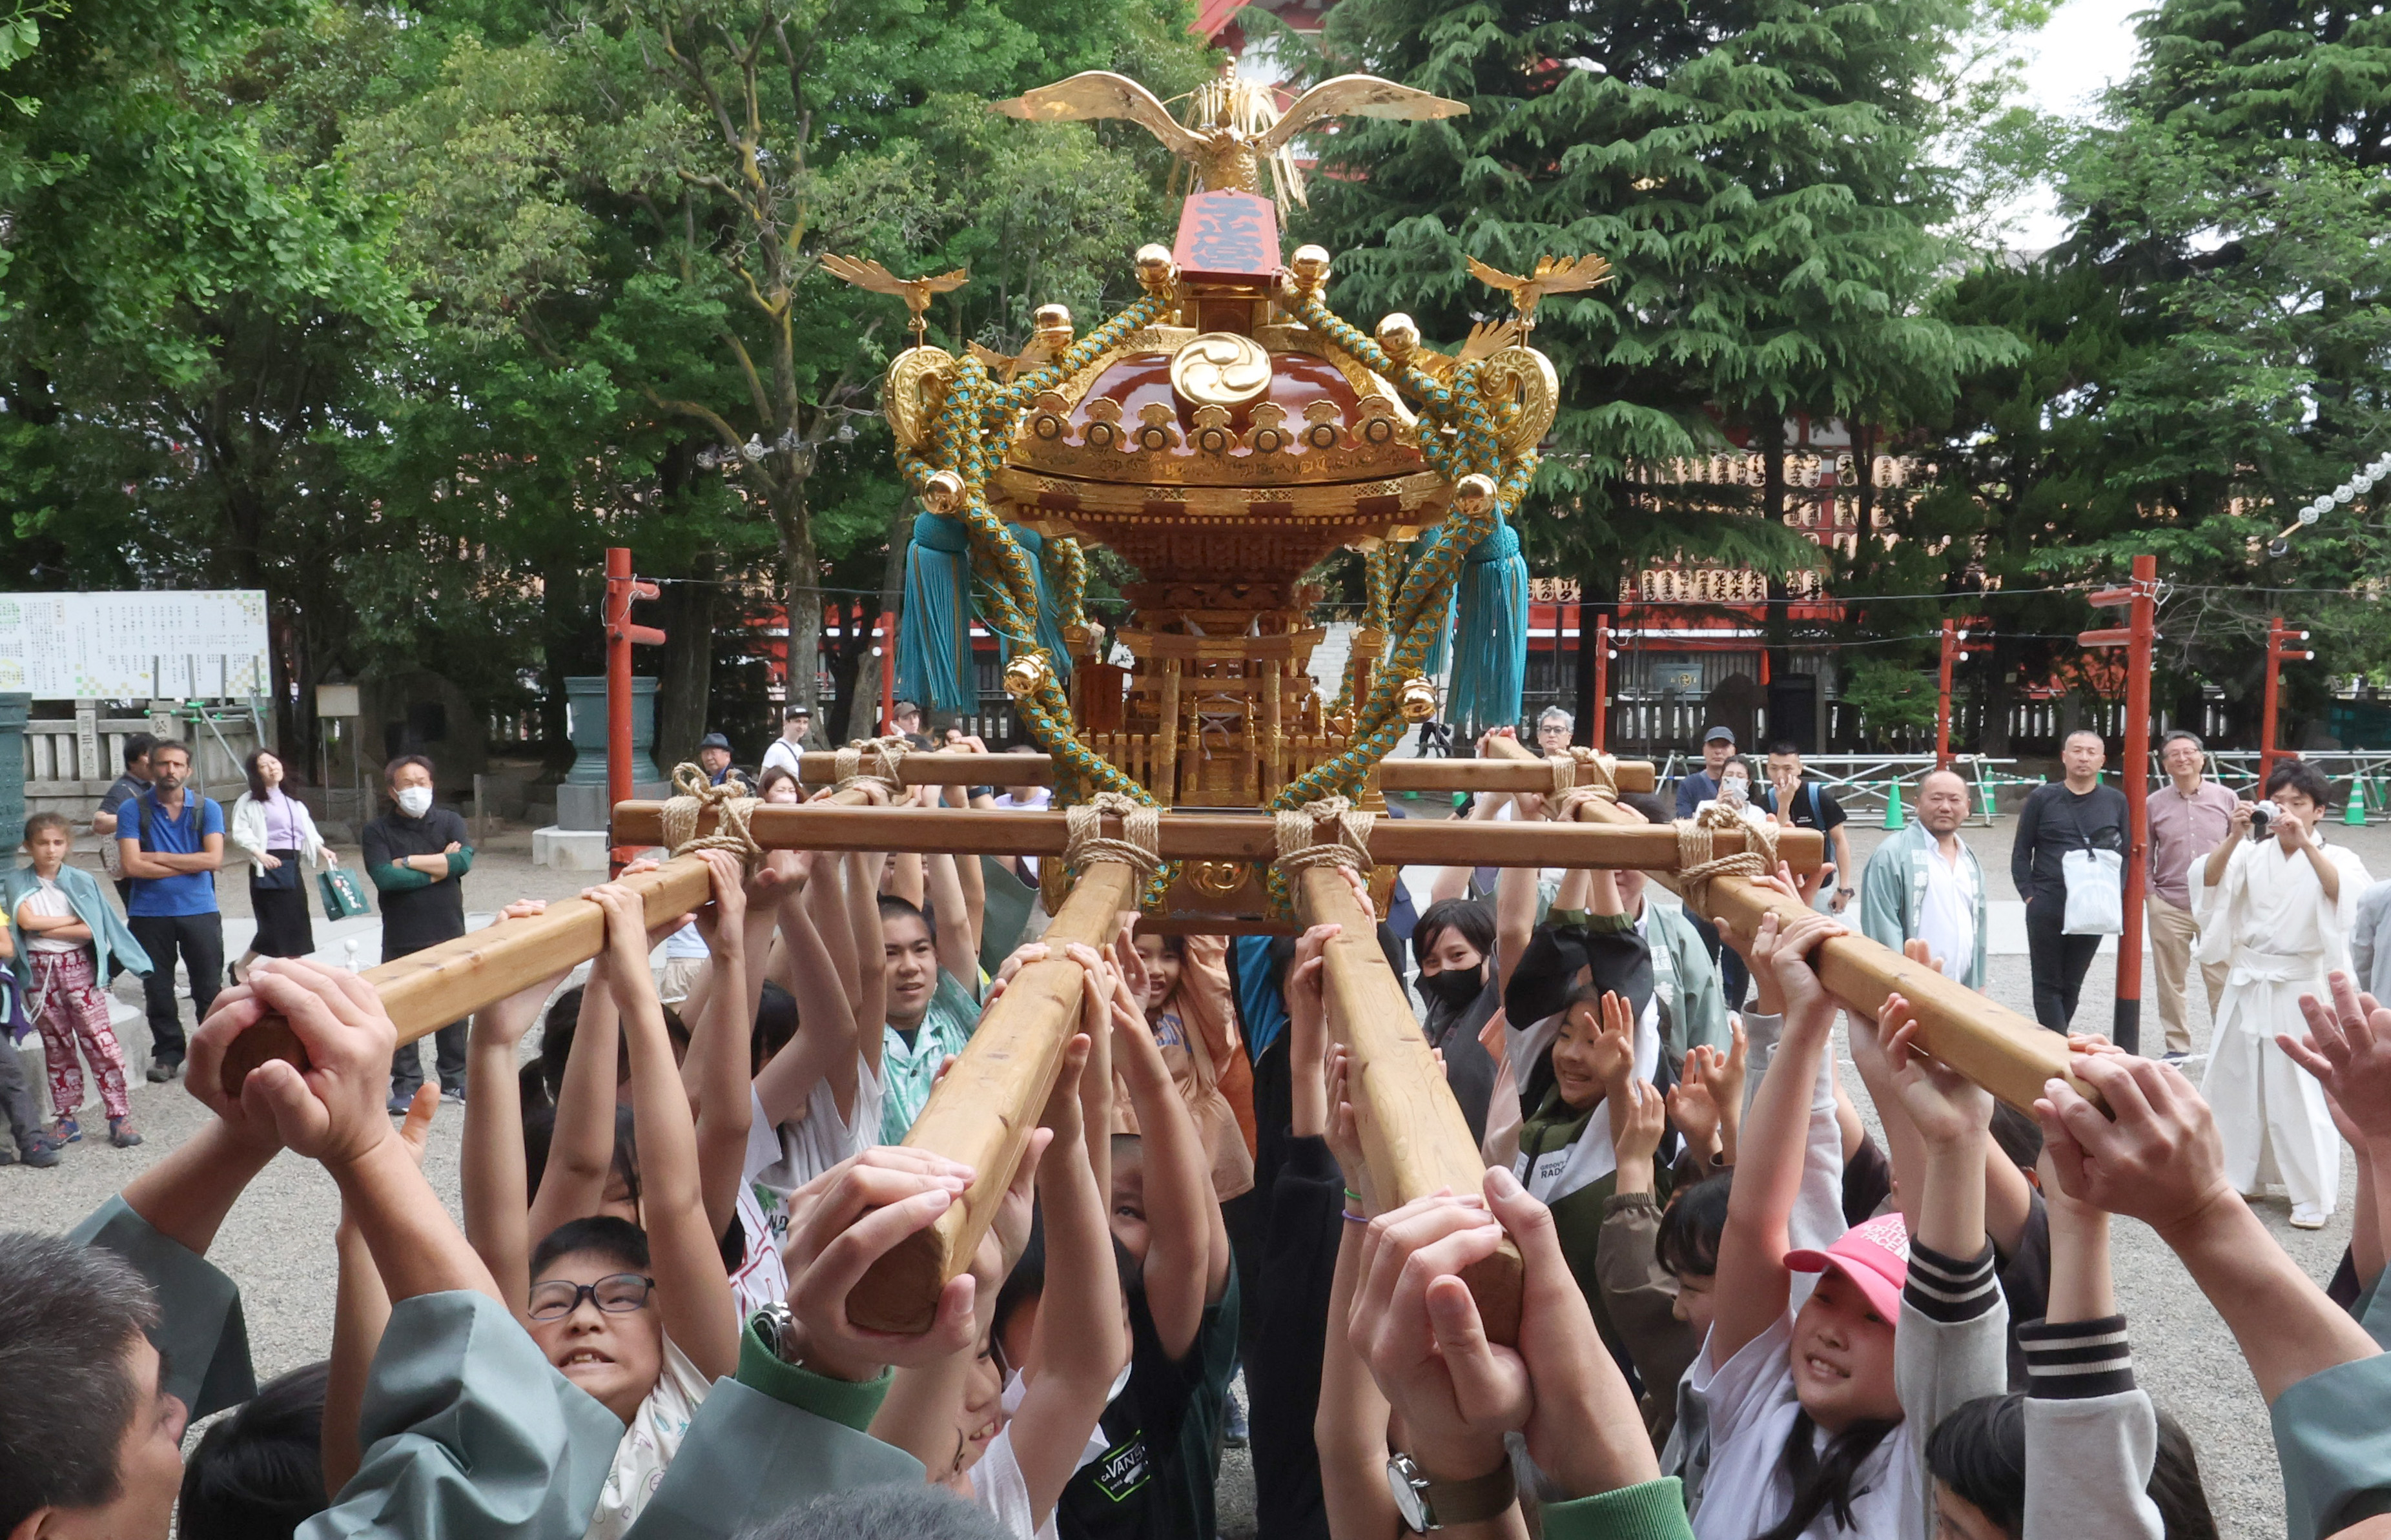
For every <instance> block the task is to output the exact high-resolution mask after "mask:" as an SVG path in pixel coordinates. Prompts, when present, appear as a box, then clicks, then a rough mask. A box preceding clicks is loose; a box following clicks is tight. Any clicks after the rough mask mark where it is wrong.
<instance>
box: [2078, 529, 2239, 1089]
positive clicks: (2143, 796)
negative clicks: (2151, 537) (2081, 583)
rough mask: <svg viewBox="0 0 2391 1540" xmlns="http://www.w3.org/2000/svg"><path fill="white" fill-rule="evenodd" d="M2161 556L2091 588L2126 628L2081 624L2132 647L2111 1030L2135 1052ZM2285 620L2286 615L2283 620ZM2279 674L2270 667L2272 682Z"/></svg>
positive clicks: (2105, 640)
mask: <svg viewBox="0 0 2391 1540" xmlns="http://www.w3.org/2000/svg"><path fill="white" fill-rule="evenodd" d="M2158 588H2159V559H2158V558H2157V557H2155V556H2137V557H2135V558H2134V576H2133V581H2132V582H2131V583H2129V584H2127V585H2126V587H2124V588H2122V589H2101V590H2100V592H2098V593H2095V594H2093V595H2092V596H2091V603H2092V605H2093V607H2094V608H2095V609H2116V608H2120V607H2122V608H2124V609H2125V610H2126V626H2125V627H2124V628H2123V629H2118V630H2105V631H2083V632H2079V633H2078V634H2077V636H2076V638H2075V640H2076V641H2078V642H2079V643H2081V644H2082V645H2084V646H2086V647H2123V648H2125V649H2126V755H2125V758H2126V763H2125V766H2124V768H2123V770H2121V772H2120V774H2121V776H2122V778H2123V780H2124V782H2125V788H2126V915H2125V919H2126V928H2125V933H2124V934H2123V935H2121V936H2119V937H2118V938H2117V1009H2116V1015H2115V1016H2114V1017H2113V1020H2112V1022H2111V1024H2110V1030H2109V1035H2110V1037H2111V1038H2112V1039H2113V1041H2114V1042H2116V1044H2117V1046H2118V1047H2120V1048H2123V1049H2124V1050H2125V1051H2126V1053H2128V1054H2139V1053H2140V1052H2141V1048H2142V895H2143V891H2144V889H2145V887H2146V886H2147V885H2148V882H2149V876H2150V859H2151V818H2150V796H2151V646H2152V642H2154V641H2157V633H2156V630H2155V626H2156V621H2157V614H2158ZM2278 624H2280V622H2279V623H2278ZM2273 679H2274V676H2273V674H2272V672H2271V671H2270V672H2269V673H2268V683H2269V684H2271V683H2272V682H2273Z"/></svg>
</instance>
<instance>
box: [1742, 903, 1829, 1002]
mask: <svg viewBox="0 0 2391 1540" xmlns="http://www.w3.org/2000/svg"><path fill="white" fill-rule="evenodd" d="M1842 933H1843V926H1842V922H1841V921H1838V920H1835V919H1832V918H1830V917H1829V916H1828V915H1825V914H1821V913H1819V912H1817V911H1816V910H1815V909H1805V910H1803V912H1801V913H1800V914H1798V915H1796V916H1795V917H1794V918H1793V919H1792V920H1791V921H1790V922H1789V921H1787V920H1786V919H1785V918H1784V917H1783V916H1782V915H1780V914H1778V913H1777V912H1776V911H1775V910H1773V909H1772V910H1770V911H1769V912H1767V913H1766V914H1764V915H1762V916H1761V920H1760V929H1759V932H1758V934H1756V935H1755V936H1754V937H1753V938H1752V942H1751V969H1752V972H1753V973H1755V974H1757V973H1758V972H1759V971H1760V970H1761V969H1763V968H1766V969H1767V970H1769V974H1770V977H1772V978H1773V979H1774V980H1775V981H1776V984H1777V994H1778V995H1780V996H1781V997H1782V998H1783V1000H1784V1003H1785V1012H1784V1014H1785V1016H1786V1023H1785V1025H1786V1027H1787V1029H1789V1030H1790V1029H1791V1028H1792V1026H1793V1024H1794V1019H1795V1018H1796V1017H1801V1016H1809V1015H1810V1014H1812V1013H1814V1012H1817V1011H1821V1010H1823V1011H1825V1012H1827V1013H1828V1015H1829V1017H1830V1018H1831V1016H1832V1014H1833V1009H1834V1002H1833V1001H1832V1000H1831V999H1830V998H1829V996H1828V994H1827V987H1826V985H1824V984H1822V983H1820V982H1819V980H1818V973H1817V970H1816V968H1815V967H1813V966H1812V965H1811V961H1810V954H1811V953H1812V952H1813V951H1816V949H1817V947H1818V944H1819V943H1820V942H1822V941H1824V940H1826V939H1827V938H1829V937H1830V936H1840V935H1842Z"/></svg>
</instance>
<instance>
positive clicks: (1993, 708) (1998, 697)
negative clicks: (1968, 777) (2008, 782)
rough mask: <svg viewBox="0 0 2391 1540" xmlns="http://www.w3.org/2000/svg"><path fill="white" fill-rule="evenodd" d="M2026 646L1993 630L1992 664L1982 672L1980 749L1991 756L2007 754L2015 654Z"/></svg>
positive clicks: (2013, 700)
mask: <svg viewBox="0 0 2391 1540" xmlns="http://www.w3.org/2000/svg"><path fill="white" fill-rule="evenodd" d="M2024 650H2025V648H2024V644H2023V643H2022V642H2020V641H2017V640H2016V639H2015V638H2012V637H2006V636H2001V635H1998V634H1996V635H1995V636H1994V638H1993V656H1992V666H1991V668H1990V669H1988V670H1987V671H1986V673H1985V682H1984V737H1983V739H1982V740H1981V744H1980V748H1979V752H1981V753H1983V754H1984V755H1985V756H1987V757H1990V758H1994V759H2006V758H2008V757H2010V752H2011V751H2010V706H2011V705H2013V704H2014V703H2015V701H2016V699H2017V686H2016V685H2015V684H2013V683H2011V682H2010V681H2011V680H2012V679H2015V678H2016V677H2017V671H2018V655H2019V654H2021V653H2023V651H2024Z"/></svg>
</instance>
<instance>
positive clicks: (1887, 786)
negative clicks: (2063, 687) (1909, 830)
mask: <svg viewBox="0 0 2391 1540" xmlns="http://www.w3.org/2000/svg"><path fill="white" fill-rule="evenodd" d="M2385 757H2386V758H2391V756H2385ZM2016 765H2017V761H2016V760H2015V759H1995V758H1991V757H1986V756H1984V755H1978V754H1955V755H1953V756H1952V757H1951V768H1952V769H1953V770H1957V771H1958V773H1959V778H1960V779H1961V780H1963V781H1965V782H1967V783H1968V810H1969V822H1971V823H1981V824H1985V825H1987V826H1989V825H1990V824H1991V823H1992V822H1993V820H1994V819H1995V818H1996V817H1997V816H1998V815H1999V812H2000V805H1999V793H2000V788H2002V787H2003V786H2038V785H2041V784H2042V778H2041V777H2040V776H2033V775H2020V774H2018V773H2017V772H2016V770H2015V766H2016ZM1701 768H1702V762H1701V760H1700V758H1698V757H1693V756H1689V755H1686V754H1682V753H1673V754H1671V755H1670V756H1669V757H1668V758H1667V759H1666V760H1664V761H1663V762H1662V763H1661V769H1660V777H1661V782H1662V783H1663V784H1665V785H1667V786H1669V787H1670V788H1671V789H1672V790H1673V791H1674V788H1675V785H1676V783H1677V781H1678V780H1679V779H1680V778H1681V777H1683V776H1687V775H1690V774H1692V773H1694V772H1696V771H1698V770H1700V769H1701ZM1802 769H1803V770H1804V771H1805V772H1806V773H1807V776H1808V778H1809V779H1811V780H1814V781H1816V783H1818V784H1819V785H1820V786H1821V787H1822V788H1824V789H1825V790H1826V791H1827V792H1828V793H1829V794H1830V795H1831V796H1833V797H1834V799H1835V800H1836V801H1837V802H1840V803H1841V804H1842V808H1843V810H1844V811H1845V812H1847V813H1860V812H1865V811H1869V810H1874V811H1875V812H1877V813H1879V814H1880V815H1881V814H1882V812H1883V811H1884V809H1885V807H1886V805H1887V804H1888V803H1889V802H1891V801H1892V799H1893V787H1895V786H1899V787H1901V788H1902V800H1903V801H1904V802H1905V803H1908V804H1913V805H1914V804H1915V803H1916V801H1917V797H1916V796H1915V795H1914V794H1915V793H1916V791H1917V789H1918V783H1919V782H1921V781H1923V780H1925V779H1926V777H1927V775H1928V774H1929V773H1930V772H1932V770H1933V769H1934V756H1932V754H1805V755H1803V756H1802ZM1753 773H1754V776H1755V779H1756V778H1757V777H1758V775H1759V773H1760V772H1759V770H1758V768H1757V767H1756V766H1755V768H1754V771H1753Z"/></svg>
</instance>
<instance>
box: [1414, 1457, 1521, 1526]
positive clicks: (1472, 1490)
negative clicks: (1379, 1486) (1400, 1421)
mask: <svg viewBox="0 0 2391 1540" xmlns="http://www.w3.org/2000/svg"><path fill="white" fill-rule="evenodd" d="M1387 1490H1388V1491H1389V1492H1390V1493H1392V1494H1393V1495H1394V1499H1395V1512H1396V1514H1397V1515H1398V1516H1400V1517H1401V1518H1402V1521H1403V1527H1404V1528H1405V1529H1408V1530H1410V1531H1411V1532H1412V1533H1413V1534H1428V1533H1429V1532H1430V1531H1432V1530H1441V1529H1443V1528H1445V1527H1446V1526H1448V1525H1451V1524H1476V1523H1482V1522H1484V1521H1486V1520H1489V1519H1492V1518H1494V1517H1496V1516H1497V1515H1499V1514H1501V1513H1502V1512H1503V1511H1504V1510H1505V1509H1506V1508H1509V1507H1510V1506H1511V1504H1512V1503H1513V1501H1514V1500H1516V1499H1517V1498H1518V1496H1519V1487H1518V1485H1517V1484H1516V1483H1515V1482H1513V1480H1512V1477H1511V1462H1510V1461H1509V1460H1507V1459H1506V1460H1505V1461H1504V1462H1503V1463H1502V1464H1501V1465H1498V1466H1496V1467H1495V1468H1494V1469H1492V1470H1490V1471H1488V1472H1487V1473H1486V1474H1485V1475H1483V1476H1478V1477H1473V1478H1472V1479H1470V1480H1468V1481H1466V1482H1432V1481H1429V1480H1428V1478H1427V1477H1426V1476H1425V1475H1422V1474H1421V1473H1420V1468H1419V1467H1418V1466H1417V1465H1415V1463H1413V1460H1412V1457H1411V1456H1409V1455H1397V1456H1394V1457H1393V1458H1392V1459H1389V1461H1387Z"/></svg>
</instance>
